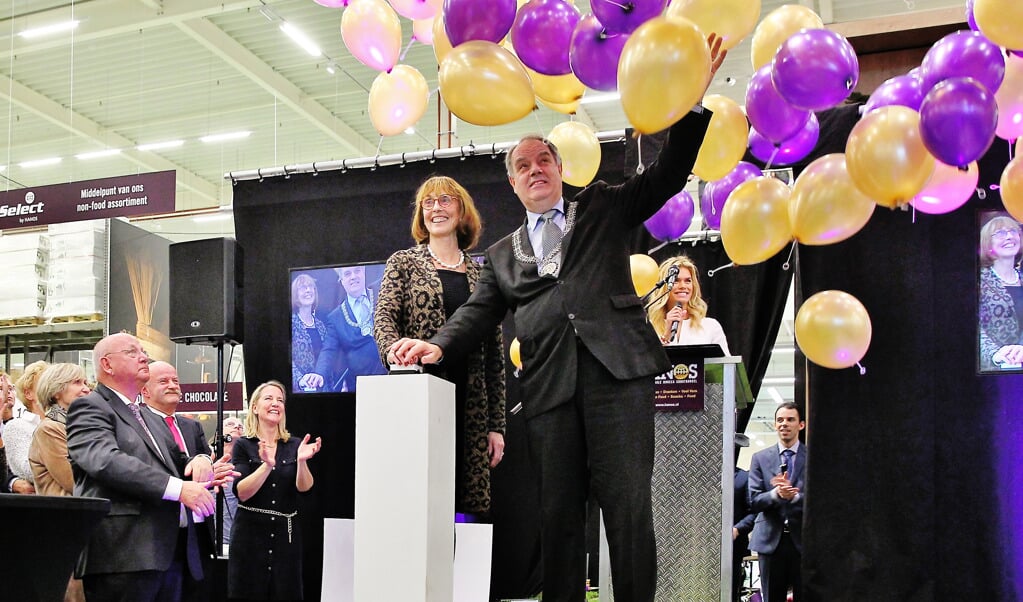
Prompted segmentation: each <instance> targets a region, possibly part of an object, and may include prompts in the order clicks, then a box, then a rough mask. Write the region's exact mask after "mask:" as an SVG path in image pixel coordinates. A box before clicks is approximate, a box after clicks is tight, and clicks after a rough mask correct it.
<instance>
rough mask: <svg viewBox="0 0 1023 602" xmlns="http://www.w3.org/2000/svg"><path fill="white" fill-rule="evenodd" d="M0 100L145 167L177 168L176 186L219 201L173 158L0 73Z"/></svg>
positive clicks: (208, 186)
mask: <svg viewBox="0 0 1023 602" xmlns="http://www.w3.org/2000/svg"><path fill="white" fill-rule="evenodd" d="M0 100H6V101H9V102H11V103H12V104H16V105H18V106H20V107H21V108H23V109H24V110H26V111H29V112H31V113H34V114H36V115H38V116H39V117H42V118H43V119H45V120H47V121H49V122H50V123H52V124H54V125H56V126H57V127H60V128H62V129H64V130H65V131H68V132H70V133H72V134H74V135H75V136H78V137H80V138H83V139H86V140H91V141H93V142H96V143H97V145H99V146H100V147H109V148H117V147H120V148H124V149H126V150H125V151H124V152H123V154H122V156H123V157H125V158H127V159H128V160H130V161H131V162H133V163H135V164H136V165H139V166H140V167H142V168H143V169H145V170H148V171H166V170H171V169H173V170H174V171H176V172H177V182H178V186H180V187H183V188H185V189H188V190H190V191H192V192H194V193H195V194H197V195H199V196H200V197H202V198H205V199H209V200H210V201H211V202H213V204H220V194H219V191H220V188H219V187H218V186H217V185H215V184H213V183H211V182H209V181H208V180H204V179H203V178H200V177H199V176H197V175H196V174H194V173H192V172H191V171H188V170H187V169H185V168H183V167H181V166H180V165H178V164H177V163H174V162H173V161H169V160H167V159H164V158H163V157H160V156H159V155H155V154H153V153H150V152H141V151H138V150H135V142H134V141H132V140H129V139H127V138H125V137H123V136H121V135H120V134H117V133H115V132H113V131H111V130H108V129H105V128H104V127H103V126H101V125H100V124H98V123H96V122H95V121H92V120H91V119H89V118H88V117H85V116H84V115H81V114H78V113H75V112H73V111H69V110H67V108H66V107H63V106H61V105H60V104H59V103H56V102H54V101H52V100H50V99H49V98H47V97H45V96H43V95H42V94H40V93H38V92H36V91H34V90H32V89H30V88H28V87H26V86H24V85H22V84H20V83H19V82H16V81H13V80H11V79H10V78H9V77H7V76H5V75H0Z"/></svg>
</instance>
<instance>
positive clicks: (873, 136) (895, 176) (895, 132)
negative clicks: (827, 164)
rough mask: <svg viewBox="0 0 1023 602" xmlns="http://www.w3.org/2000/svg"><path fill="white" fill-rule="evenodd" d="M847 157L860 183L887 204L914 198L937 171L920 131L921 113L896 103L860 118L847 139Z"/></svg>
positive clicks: (896, 204)
mask: <svg viewBox="0 0 1023 602" xmlns="http://www.w3.org/2000/svg"><path fill="white" fill-rule="evenodd" d="M845 161H846V167H847V168H848V170H849V175H850V176H852V179H853V182H855V183H856V187H857V188H859V189H860V191H861V192H862V193H863V194H865V195H867V196H869V197H870V198H872V199H874V202H875V203H877V204H878V205H881V206H884V207H898V206H900V205H904V204H906V203H908V202H909V201H911V200H912V199H913V197H914V196H916V194H917V193H918V192H920V191H921V190H923V188H924V186H926V185H927V181H928V180H929V179H931V174H932V173H934V157H933V156H932V155H931V153H930V152H929V151H928V150H927V148H926V147H924V142H923V138H922V137H921V135H920V114H919V113H917V112H916V111H914V110H913V109H910V108H909V107H902V106H896V105H892V106H886V107H879V108H877V109H874V110H873V111H871V112H869V113H867V114H866V115H864V116H863V117H862V118H861V119H860V121H859V123H857V124H856V125H855V126H854V127H853V129H852V132H850V133H849V139H848V140H846V143H845Z"/></svg>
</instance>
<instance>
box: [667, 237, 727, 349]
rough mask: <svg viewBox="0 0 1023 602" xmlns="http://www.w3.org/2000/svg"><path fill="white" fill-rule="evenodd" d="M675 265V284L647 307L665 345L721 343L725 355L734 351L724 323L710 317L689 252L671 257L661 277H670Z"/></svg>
mask: <svg viewBox="0 0 1023 602" xmlns="http://www.w3.org/2000/svg"><path fill="white" fill-rule="evenodd" d="M673 267H675V268H677V269H678V277H676V278H675V283H674V286H672V287H671V290H670V291H668V294H666V295H663V296H662V297H661V298H659V299H657V300H656V301H654V302H653V303H651V304H650V307H649V308H648V309H647V317H648V318H649V319H650V325H651V326H653V327H654V331H655V332H656V333H657V336H658V337H660V339H661V342H662V343H664V344H665V345H701V344H716V345H720V346H721V350H722V351H724V352H725V355H731V353H730V352H729V350H728V339H727V338H725V331H724V330H723V329H722V328H721V324H720V323H719V322H718V321H717V320H715V319H714V318H710V317H707V302H706V301H704V300H703V295H702V294H701V291H700V279H699V277H698V275H697V274H698V273H699V270H698V269H697V268H696V264H694V263H693V260H692V259H689V258H688V257H686V256H685V255H680V256H678V257H672V258H670V259H667V260H665V261H663V262H662V263H661V265H660V268H659V269H660V277H661V279H665V278H667V277H668V273H669V271H671V269H672V268H673ZM673 325H674V327H673Z"/></svg>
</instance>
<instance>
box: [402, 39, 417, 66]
mask: <svg viewBox="0 0 1023 602" xmlns="http://www.w3.org/2000/svg"><path fill="white" fill-rule="evenodd" d="M415 43H416V38H415V36H412V37H411V38H409V40H408V46H406V47H405V50H402V51H401V56H399V57H398V62H399V63H400V62H402V61H404V60H405V55H406V54H408V51H409V49H411V48H412V45H413V44H415Z"/></svg>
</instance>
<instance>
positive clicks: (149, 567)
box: [67, 333, 215, 602]
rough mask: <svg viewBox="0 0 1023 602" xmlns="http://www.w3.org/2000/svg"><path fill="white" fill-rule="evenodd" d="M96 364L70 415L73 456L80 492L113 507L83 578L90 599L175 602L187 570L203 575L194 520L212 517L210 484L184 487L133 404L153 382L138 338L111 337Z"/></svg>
mask: <svg viewBox="0 0 1023 602" xmlns="http://www.w3.org/2000/svg"><path fill="white" fill-rule="evenodd" d="M93 357H94V360H95V362H96V374H97V380H98V381H99V384H98V385H97V387H96V389H95V390H93V392H92V393H90V394H88V395H86V396H85V397H80V398H78V399H76V400H75V401H74V402H73V403H72V404H71V407H70V408H69V409H68V418H67V433H68V455H69V456H70V459H71V466H72V469H73V472H74V476H75V495H77V496H88V497H100V498H107V499H109V500H110V503H111V508H110V513H109V514H108V515H107V516H106V517H105V518H104V519H103V520H102V521H101V522H100V524H99V526H98V527H96V529H95V530H94V531H93V533H92V536H91V538H90V539H89V543H88V545H87V547H86V550H85V552H83V554H82V557H81V559H80V560H79V566H78V569H77V570H76V574H77V575H78V576H81V577H82V579H83V581H84V585H85V594H86V597H87V598H88V600H89V601H90V602H106V601H115V600H116V601H123V602H141V601H151V600H152V601H160V602H163V601H169V602H178V601H179V600H181V599H182V597H181V596H182V580H183V574H184V571H189V572H190V573H191V574H192V576H193V577H195V578H197V579H201V578H202V566H201V561H200V558H199V550H198V542H197V536H196V532H195V527H194V524H193V522H192V514H193V513H195V514H196V515H198V516H203V517H205V516H210V515H212V514H213V511H214V507H215V504H214V498H213V495H212V494H211V493H210V492H209V491H208V490H207V487H209V486H211V484H212V483H210V482H203V481H182V479H181V476H182V472H181V469H180V468H179V465H178V463H177V462H175V457H176V455H177V454H178V450H177V449H175V448H172V447H171V446H172V445H174V444H173V442H171V441H169V437H168V436H164V435H163V434H162V432H163V431H162V430H164V431H165V430H166V426H163V423H161V422H160V421H159V420H157V418H156V416H155V415H154V414H152V413H151V412H147V411H143V410H142V409H140V408H139V407H138V406H137V405H136V398H137V397H138V394H139V390H140V389H141V387H142V385H143V384H144V383H145V382H146V381H148V380H149V360H148V357H147V356H146V352H145V351H144V350H143V349H142V345H141V344H140V343H139V341H138V339H136V338H135V337H134V336H132V335H130V334H126V333H118V334H113V335H110V336H108V337H105V338H104V339H102V340H100V342H99V343H97V344H96V347H95V349H94V351H93ZM161 429H162V430H161ZM201 465H205V466H206V471H207V472H206V474H209V475H212V467H211V466H210V459H209V457H208V456H207V457H205V458H202V457H198V458H196V459H194V460H193V461H192V462H190V463H189V466H192V473H193V475H194V474H196V473H197V472H199V471H200V469H199V468H197V467H199V466H201ZM214 483H215V481H214ZM186 509H187V511H186Z"/></svg>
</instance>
